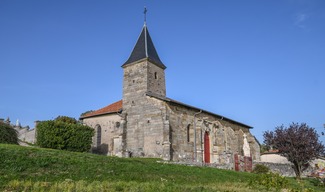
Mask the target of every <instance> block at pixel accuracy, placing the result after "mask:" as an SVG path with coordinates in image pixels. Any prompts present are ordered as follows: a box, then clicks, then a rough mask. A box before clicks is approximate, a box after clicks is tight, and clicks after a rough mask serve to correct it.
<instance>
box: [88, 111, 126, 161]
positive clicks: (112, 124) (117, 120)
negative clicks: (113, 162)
mask: <svg viewBox="0 0 325 192" xmlns="http://www.w3.org/2000/svg"><path fill="white" fill-rule="evenodd" d="M121 120H122V117H121V116H120V115H118V114H107V115H102V116H97V117H92V118H85V119H84V120H83V123H84V124H86V125H88V126H90V127H92V128H94V129H95V135H94V137H93V144H92V149H93V151H94V152H97V153H100V154H105V155H116V156H122V148H121V142H122V134H123V128H122V125H121ZM98 137H99V138H98ZM98 139H99V141H100V142H99V144H97V141H98Z"/></svg>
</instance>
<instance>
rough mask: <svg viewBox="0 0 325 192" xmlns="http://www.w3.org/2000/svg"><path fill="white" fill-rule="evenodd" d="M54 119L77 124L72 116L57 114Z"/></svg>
mask: <svg viewBox="0 0 325 192" xmlns="http://www.w3.org/2000/svg"><path fill="white" fill-rule="evenodd" d="M54 121H61V122H64V123H71V124H77V122H78V121H77V120H76V119H75V118H73V117H68V116H58V117H57V118H55V119H54Z"/></svg>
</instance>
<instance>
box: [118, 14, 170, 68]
mask: <svg viewBox="0 0 325 192" xmlns="http://www.w3.org/2000/svg"><path fill="white" fill-rule="evenodd" d="M146 15H147V9H146V8H145V9H144V25H143V28H142V31H141V33H140V36H139V38H138V41H137V43H136V44H135V46H134V48H133V51H132V52H131V55H130V57H129V59H128V60H127V61H126V62H125V63H124V64H123V65H122V67H125V66H126V65H127V64H130V63H133V62H136V61H140V60H143V59H147V60H148V61H150V62H152V63H153V64H155V65H157V66H158V67H161V68H163V69H166V66H165V65H164V64H163V63H162V62H161V60H160V58H159V56H158V53H157V51H156V48H155V46H154V44H153V42H152V39H151V37H150V35H149V31H148V28H147V22H146Z"/></svg>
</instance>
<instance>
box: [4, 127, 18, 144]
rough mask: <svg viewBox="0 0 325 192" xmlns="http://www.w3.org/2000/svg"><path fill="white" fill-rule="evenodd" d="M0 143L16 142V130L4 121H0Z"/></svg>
mask: <svg viewBox="0 0 325 192" xmlns="http://www.w3.org/2000/svg"><path fill="white" fill-rule="evenodd" d="M0 143H8V144H18V135H17V131H16V130H15V129H14V128H13V127H12V126H11V125H9V124H7V123H4V122H0Z"/></svg>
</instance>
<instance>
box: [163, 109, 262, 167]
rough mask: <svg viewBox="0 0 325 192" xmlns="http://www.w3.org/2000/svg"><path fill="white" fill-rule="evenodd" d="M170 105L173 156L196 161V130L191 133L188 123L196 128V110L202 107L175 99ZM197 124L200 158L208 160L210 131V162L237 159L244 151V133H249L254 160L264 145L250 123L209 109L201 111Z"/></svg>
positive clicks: (175, 159)
mask: <svg viewBox="0 0 325 192" xmlns="http://www.w3.org/2000/svg"><path fill="white" fill-rule="evenodd" d="M168 107H169V108H168V110H169V112H168V113H169V121H170V122H169V123H170V129H171V133H170V134H171V135H170V137H171V144H172V146H171V153H172V160H173V161H188V162H190V161H194V159H195V158H194V156H195V153H194V150H195V149H194V132H191V131H190V132H189V133H188V130H189V129H188V127H190V130H191V129H194V114H195V113H198V110H195V109H193V108H189V107H186V106H182V105H178V104H174V103H169V104H168ZM195 124H196V136H197V137H196V151H197V159H196V160H197V162H203V161H204V138H203V137H204V133H205V132H208V133H209V141H210V163H214V164H218V165H220V164H229V163H231V162H233V155H234V154H239V155H243V139H244V136H243V135H244V134H246V135H247V140H248V143H249V146H250V149H251V155H252V158H253V160H259V158H260V154H259V151H260V146H259V144H258V142H257V140H256V139H255V137H253V136H252V134H251V133H250V132H249V129H248V128H247V127H244V126H240V125H238V124H234V123H232V122H229V121H227V120H225V119H222V118H220V117H217V116H216V115H213V114H210V113H207V112H202V113H200V114H197V116H196V122H195Z"/></svg>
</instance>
